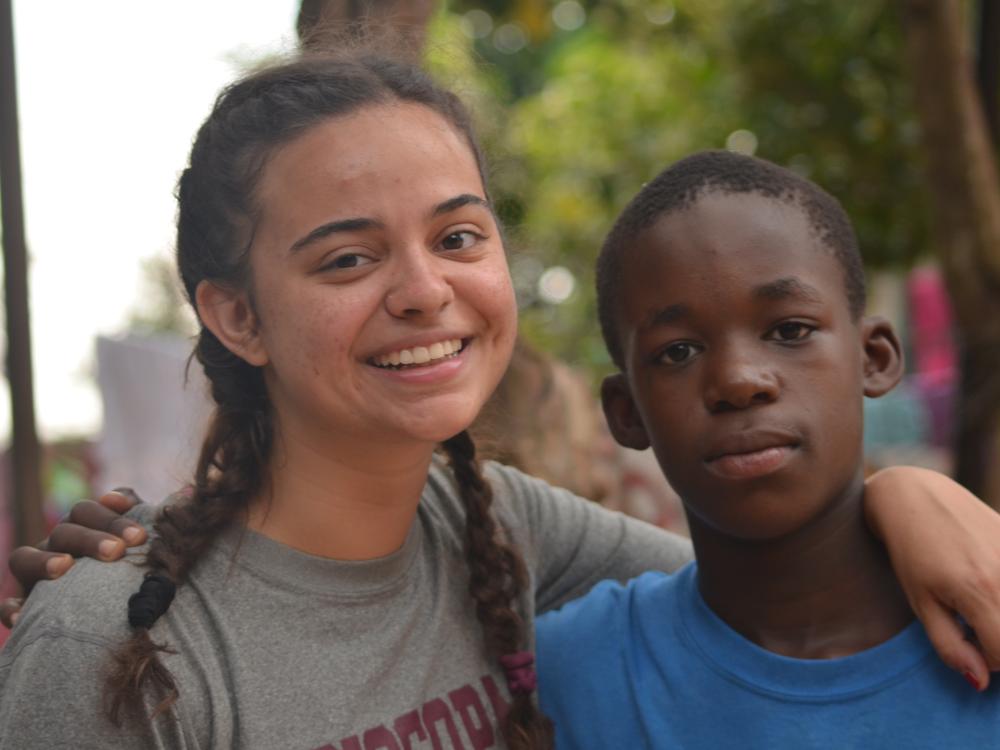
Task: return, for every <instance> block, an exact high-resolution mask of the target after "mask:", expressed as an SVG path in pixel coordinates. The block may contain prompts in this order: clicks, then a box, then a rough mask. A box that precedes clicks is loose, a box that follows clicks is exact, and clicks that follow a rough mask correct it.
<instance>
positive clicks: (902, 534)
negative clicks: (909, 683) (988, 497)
mask: <svg viewBox="0 0 1000 750" xmlns="http://www.w3.org/2000/svg"><path fill="white" fill-rule="evenodd" d="M865 513H866V516H867V518H868V525H869V526H870V527H871V529H872V531H873V532H874V533H875V534H877V535H878V536H879V538H881V539H882V541H883V542H884V544H885V546H886V548H887V549H888V551H889V557H890V558H891V560H892V565H893V568H894V569H895V572H896V577H897V578H898V579H899V582H900V584H901V585H902V587H903V589H904V591H905V592H906V596H907V598H908V599H909V601H910V606H911V607H912V608H913V611H914V613H915V614H916V616H917V617H918V618H920V621H921V622H922V623H923V625H924V628H925V629H926V630H927V635H928V637H929V638H930V639H931V642H932V643H933V644H934V648H935V649H936V650H937V652H938V655H939V656H940V657H941V659H942V660H943V661H944V662H945V663H946V664H947V665H948V666H950V667H951V668H952V669H955V670H957V671H959V672H961V673H962V674H963V675H965V678H966V680H968V681H969V682H970V683H971V684H973V685H974V687H976V689H977V690H985V689H986V686H987V685H989V682H990V670H1000V514H997V513H996V512H995V511H994V510H992V509H991V508H990V507H989V506H988V505H986V504H985V503H984V502H982V501H981V500H979V499H978V498H977V497H976V496H975V495H973V494H971V493H970V492H968V491H967V490H966V489H965V488H964V487H962V486H961V485H959V484H956V483H955V482H954V481H952V480H951V479H949V478H948V477H946V476H944V475H942V474H938V473H937V472H934V471H929V470H927V469H917V468H913V467H893V468H890V469H883V470H882V471H880V472H878V473H877V474H874V475H873V476H872V477H871V478H869V480H868V481H867V483H866V488H865ZM958 615H961V617H962V619H963V620H965V622H966V623H968V625H969V626H970V627H971V628H972V630H973V631H974V633H975V637H974V639H973V640H970V639H969V638H968V637H967V632H966V631H965V629H964V628H963V626H962V624H961V623H960V622H959V621H958V619H957V616H958Z"/></svg>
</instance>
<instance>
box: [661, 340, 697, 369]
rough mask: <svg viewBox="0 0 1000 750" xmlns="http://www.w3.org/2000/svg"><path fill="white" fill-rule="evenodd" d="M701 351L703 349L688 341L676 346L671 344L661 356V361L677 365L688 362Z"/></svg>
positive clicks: (678, 343)
mask: <svg viewBox="0 0 1000 750" xmlns="http://www.w3.org/2000/svg"><path fill="white" fill-rule="evenodd" d="M700 351H701V347H699V346H698V345H697V344H692V343H690V342H687V341H678V342H677V343H676V344H671V345H670V346H668V347H667V348H666V349H665V350H664V351H663V353H662V354H661V355H660V360H661V361H666V362H669V363H671V364H675V365H676V364H680V363H681V362H687V361H688V360H689V359H691V358H692V357H693V356H694V355H696V354H697V353H698V352H700Z"/></svg>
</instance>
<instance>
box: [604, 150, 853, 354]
mask: <svg viewBox="0 0 1000 750" xmlns="http://www.w3.org/2000/svg"><path fill="white" fill-rule="evenodd" d="M709 193H721V194H723V195H732V194H741V193H750V194H753V195H760V196H763V197H765V198H771V199H773V200H777V201H781V202H783V203H787V204H791V205H796V206H798V207H799V208H800V209H801V210H802V211H803V212H804V213H805V215H806V218H807V219H808V220H809V223H810V224H811V226H812V229H813V231H814V232H815V233H816V236H817V237H818V238H819V239H820V241H821V242H822V243H823V245H824V246H825V249H826V250H829V251H830V252H831V253H832V254H833V256H834V258H835V259H836V260H837V262H838V263H839V264H840V266H841V268H842V269H843V270H844V291H845V293H846V295H847V303H848V305H849V306H850V310H851V314H852V315H853V316H854V317H855V318H857V317H859V316H860V315H861V314H862V313H863V312H864V308H865V270H864V265H863V264H862V262H861V252H860V250H859V249H858V239H857V237H856V236H855V234H854V227H853V225H852V224H851V220H850V219H849V218H848V216H847V214H846V213H845V211H844V209H843V207H841V205H840V203H839V202H838V201H837V199H836V198H834V197H833V196H832V195H830V194H829V193H827V192H826V191H825V190H823V189H822V188H821V187H820V186H819V185H817V184H815V183H813V182H810V181H809V180H807V179H805V178H804V177H800V176H799V175H797V174H795V172H793V171H792V170H790V169H785V168H784V167H780V166H778V165H777V164H774V163H772V162H769V161H766V160H765V159H760V158H757V157H753V156H745V155H744V154H736V153H733V152H730V151H701V152H699V153H696V154H692V155H691V156H687V157H685V158H683V159H681V160H680V161H677V162H674V163H673V164H672V165H670V166H669V167H667V168H666V169H665V170H663V171H662V172H660V174H658V175H657V176H656V177H654V178H653V179H652V180H650V181H649V182H648V183H646V184H645V185H644V186H643V187H642V190H640V191H639V192H638V194H636V196H635V197H634V198H632V200H630V201H629V203H628V205H627V206H625V208H624V210H623V211H622V213H621V215H620V216H619V217H618V218H617V219H616V220H615V224H614V226H613V227H612V228H611V231H610V232H609V233H608V236H607V238H606V239H605V240H604V245H603V246H602V248H601V252H600V255H599V256H598V258H597V273H596V281H597V315H598V318H599V320H600V322H601V333H602V334H603V335H604V343H605V344H606V345H607V347H608V352H609V353H610V354H611V359H612V360H613V361H614V363H615V364H616V365H618V367H619V368H620V369H622V370H624V369H625V361H624V355H623V352H622V348H621V342H620V341H619V335H618V324H617V316H618V304H619V300H621V298H622V295H623V294H625V292H624V291H623V290H622V289H621V288H620V287H621V284H622V276H623V275H624V274H623V269H624V268H625V266H626V265H627V264H626V260H625V257H626V255H627V253H628V252H630V250H631V248H632V247H633V246H634V245H635V240H636V238H637V237H638V236H639V235H640V234H641V233H642V232H643V231H644V230H645V229H647V228H649V227H650V226H652V225H653V224H655V223H656V222H657V221H658V220H659V219H661V218H663V217H664V216H667V215H669V214H671V213H674V212H680V211H684V210H685V209H687V208H690V207H691V206H692V205H693V204H694V203H695V202H696V201H697V200H698V199H700V198H701V197H702V196H703V195H706V194H709Z"/></svg>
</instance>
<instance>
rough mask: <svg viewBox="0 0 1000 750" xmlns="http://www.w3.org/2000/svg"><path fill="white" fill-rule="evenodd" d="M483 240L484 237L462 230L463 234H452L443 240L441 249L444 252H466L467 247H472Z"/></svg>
mask: <svg viewBox="0 0 1000 750" xmlns="http://www.w3.org/2000/svg"><path fill="white" fill-rule="evenodd" d="M481 239H482V235H479V234H476V233H475V232H471V231H469V230H467V229H466V230H462V231H461V232H452V233H451V234H448V235H445V237H444V239H443V240H441V249H443V250H464V249H466V248H467V247H472V246H473V245H474V244H476V242H478V241H479V240H481Z"/></svg>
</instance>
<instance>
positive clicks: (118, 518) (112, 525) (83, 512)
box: [49, 492, 146, 560]
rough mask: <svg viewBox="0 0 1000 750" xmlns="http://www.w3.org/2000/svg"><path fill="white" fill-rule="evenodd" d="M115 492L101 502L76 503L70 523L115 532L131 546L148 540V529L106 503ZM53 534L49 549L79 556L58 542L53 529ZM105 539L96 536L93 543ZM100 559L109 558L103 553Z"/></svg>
mask: <svg viewBox="0 0 1000 750" xmlns="http://www.w3.org/2000/svg"><path fill="white" fill-rule="evenodd" d="M115 494H117V493H113V492H109V493H108V494H107V495H104V497H102V498H101V502H94V501H93V500H84V501H83V502H79V503H77V504H76V505H74V506H73V508H72V510H70V512H69V521H70V523H71V524H76V525H78V526H82V527H85V529H92V530H94V531H95V532H100V531H104V532H107V533H108V534H114V535H115V536H117V537H120V538H122V539H124V540H125V542H126V544H127V545H128V546H130V547H131V546H134V545H136V544H141V543H142V542H144V541H145V540H146V530H145V529H143V528H142V526H141V525H140V524H138V523H136V522H135V521H133V520H131V519H129V518H123V517H122V515H121V514H120V513H119V512H117V511H115V510H111V509H109V508H108V507H106V506H105V505H104V498H109V497H112V496H113V495H115ZM119 497H124V496H119ZM124 499H125V501H126V502H130V501H129V499H128V498H124ZM112 501H113V502H118V499H117V498H112ZM132 505H134V503H132V504H130V505H129V506H128V507H126V510H128V508H131V507H132ZM64 525H65V524H59V526H57V527H56V529H59V528H60V527H62V526H64ZM74 533H78V532H74ZM52 536H53V539H52V540H50V542H49V549H53V550H58V551H60V552H68V553H69V554H71V555H74V556H77V557H78V556H79V555H77V554H76V550H75V549H65V548H63V547H61V546H58V545H57V544H56V541H55V539H54V537H55V536H56V534H55V531H53V534H52ZM103 539H104V537H101V539H100V540H99V539H97V538H96V537H95V540H93V542H92V545H93V544H99V543H100V541H101V540H103ZM70 540H71V541H73V542H75V541H76V537H75V536H71V537H70ZM88 549H90V548H88ZM81 552H82V554H85V555H87V556H88V557H94V555H92V554H90V552H89V551H82V550H81ZM100 559H104V560H106V559H108V558H107V557H106V556H105V555H101V556H100Z"/></svg>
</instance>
